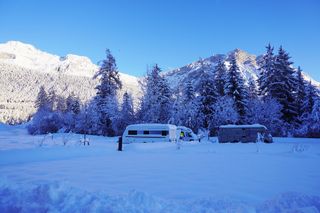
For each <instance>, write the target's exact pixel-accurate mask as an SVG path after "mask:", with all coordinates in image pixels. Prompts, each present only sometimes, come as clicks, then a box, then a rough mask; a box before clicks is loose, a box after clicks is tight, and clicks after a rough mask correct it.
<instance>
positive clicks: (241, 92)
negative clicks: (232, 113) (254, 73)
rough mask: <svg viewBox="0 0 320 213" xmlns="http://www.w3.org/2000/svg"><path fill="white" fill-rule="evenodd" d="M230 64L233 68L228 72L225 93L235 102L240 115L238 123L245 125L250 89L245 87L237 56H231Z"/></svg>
mask: <svg viewBox="0 0 320 213" xmlns="http://www.w3.org/2000/svg"><path fill="white" fill-rule="evenodd" d="M230 63H231V66H230V69H229V72H228V78H227V79H228V81H227V83H226V87H225V91H226V95H228V96H230V97H231V98H232V99H233V100H234V104H235V108H236V110H237V112H238V114H239V122H238V123H239V124H243V123H245V120H246V112H247V108H248V106H247V104H248V92H247V90H248V89H247V88H246V86H245V85H244V80H243V78H242V76H241V74H240V71H239V67H238V65H237V61H236V57H235V55H233V56H231V61H230Z"/></svg>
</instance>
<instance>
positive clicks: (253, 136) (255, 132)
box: [218, 124, 272, 143]
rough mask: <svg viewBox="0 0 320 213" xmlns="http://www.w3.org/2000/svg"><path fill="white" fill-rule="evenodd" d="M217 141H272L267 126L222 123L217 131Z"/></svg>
mask: <svg viewBox="0 0 320 213" xmlns="http://www.w3.org/2000/svg"><path fill="white" fill-rule="evenodd" d="M218 140H219V143H227V142H231V143H236V142H243V143H248V142H257V141H261V142H265V143H272V136H271V134H270V133H269V132H268V130H267V128H266V127H265V126H263V125H260V124H253V125H223V126H220V127H219V131H218Z"/></svg>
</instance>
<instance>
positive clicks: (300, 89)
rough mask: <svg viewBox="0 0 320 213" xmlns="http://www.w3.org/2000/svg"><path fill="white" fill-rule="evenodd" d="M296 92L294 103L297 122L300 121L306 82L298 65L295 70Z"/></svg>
mask: <svg viewBox="0 0 320 213" xmlns="http://www.w3.org/2000/svg"><path fill="white" fill-rule="evenodd" d="M296 90H297V93H296V104H297V110H298V122H299V123H300V124H301V123H302V115H303V113H304V111H303V110H304V109H303V105H304V101H305V98H306V96H307V95H306V82H305V80H304V78H303V76H302V70H301V68H300V66H299V67H298V70H297V87H296Z"/></svg>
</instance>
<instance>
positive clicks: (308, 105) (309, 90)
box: [302, 81, 317, 115]
mask: <svg viewBox="0 0 320 213" xmlns="http://www.w3.org/2000/svg"><path fill="white" fill-rule="evenodd" d="M305 89H306V90H305V91H306V97H305V99H304V102H303V107H302V108H303V112H304V114H306V115H308V114H311V112H312V109H313V105H314V100H315V98H316V96H317V93H316V88H315V87H314V86H313V85H312V83H311V81H309V82H308V83H307V85H306V88H305Z"/></svg>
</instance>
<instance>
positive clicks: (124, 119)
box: [116, 91, 135, 135]
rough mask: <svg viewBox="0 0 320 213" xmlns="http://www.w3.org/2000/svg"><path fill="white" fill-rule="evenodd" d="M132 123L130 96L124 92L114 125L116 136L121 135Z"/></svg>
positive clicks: (132, 114) (132, 110)
mask: <svg viewBox="0 0 320 213" xmlns="http://www.w3.org/2000/svg"><path fill="white" fill-rule="evenodd" d="M134 122H135V114H134V109H133V100H132V96H131V94H129V93H128V92H127V91H126V92H125V93H124V94H123V98H122V105H121V110H120V114H119V117H118V120H117V124H116V126H117V132H118V134H119V135H121V134H122V133H123V131H124V130H125V128H126V127H127V126H128V125H130V124H133V123H134Z"/></svg>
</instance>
